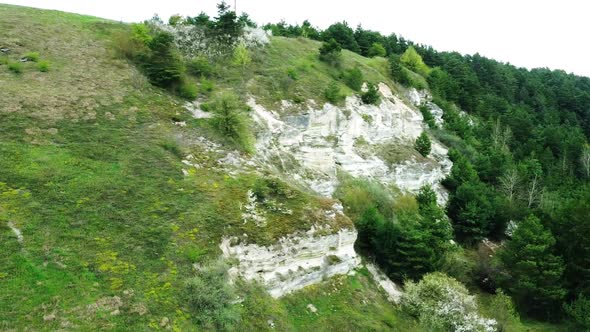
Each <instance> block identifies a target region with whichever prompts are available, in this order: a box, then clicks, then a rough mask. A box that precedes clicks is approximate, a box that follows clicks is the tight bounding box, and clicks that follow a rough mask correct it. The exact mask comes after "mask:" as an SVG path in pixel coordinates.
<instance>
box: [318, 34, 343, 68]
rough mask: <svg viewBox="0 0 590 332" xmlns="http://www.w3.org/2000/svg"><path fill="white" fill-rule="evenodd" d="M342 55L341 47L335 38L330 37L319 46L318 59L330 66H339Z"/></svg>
mask: <svg viewBox="0 0 590 332" xmlns="http://www.w3.org/2000/svg"><path fill="white" fill-rule="evenodd" d="M341 57H342V47H341V46H340V44H339V43H338V42H337V41H336V39H333V38H332V39H330V40H329V41H328V42H325V43H323V44H322V47H320V60H321V61H324V62H326V63H328V64H330V65H332V66H335V67H338V66H340V58H341Z"/></svg>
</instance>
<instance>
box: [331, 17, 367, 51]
mask: <svg viewBox="0 0 590 332" xmlns="http://www.w3.org/2000/svg"><path fill="white" fill-rule="evenodd" d="M332 39H334V40H336V41H337V42H338V44H340V45H341V46H342V48H344V49H347V50H350V51H353V52H356V53H359V52H360V48H359V45H358V43H357V42H356V40H355V39H354V31H353V30H352V28H350V27H349V26H348V24H347V23H346V22H339V23H335V24H332V25H330V26H329V27H328V28H327V29H326V30H324V31H323V32H322V40H324V41H330V40H332Z"/></svg>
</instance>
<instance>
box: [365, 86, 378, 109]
mask: <svg viewBox="0 0 590 332" xmlns="http://www.w3.org/2000/svg"><path fill="white" fill-rule="evenodd" d="M361 100H362V101H363V103H365V104H371V105H375V104H377V102H379V90H377V87H376V86H375V84H372V83H369V84H367V91H365V92H363V93H362V94H361Z"/></svg>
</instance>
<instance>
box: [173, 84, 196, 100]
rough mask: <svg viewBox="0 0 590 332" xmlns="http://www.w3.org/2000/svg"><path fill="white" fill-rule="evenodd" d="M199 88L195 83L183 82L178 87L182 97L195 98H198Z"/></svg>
mask: <svg viewBox="0 0 590 332" xmlns="http://www.w3.org/2000/svg"><path fill="white" fill-rule="evenodd" d="M197 93H198V89H197V86H196V85H195V84H194V83H190V82H183V83H182V84H181V85H180V87H179V88H178V95H179V96H181V97H182V98H185V99H189V100H194V99H195V98H197Z"/></svg>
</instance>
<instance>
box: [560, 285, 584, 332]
mask: <svg viewBox="0 0 590 332" xmlns="http://www.w3.org/2000/svg"><path fill="white" fill-rule="evenodd" d="M564 310H565V313H566V314H567V315H568V317H569V318H570V320H571V324H572V325H573V326H572V327H573V329H572V331H590V298H588V297H585V296H584V295H581V294H580V296H579V297H578V298H577V299H576V300H575V301H574V302H572V303H571V304H566V305H564Z"/></svg>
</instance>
